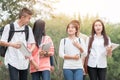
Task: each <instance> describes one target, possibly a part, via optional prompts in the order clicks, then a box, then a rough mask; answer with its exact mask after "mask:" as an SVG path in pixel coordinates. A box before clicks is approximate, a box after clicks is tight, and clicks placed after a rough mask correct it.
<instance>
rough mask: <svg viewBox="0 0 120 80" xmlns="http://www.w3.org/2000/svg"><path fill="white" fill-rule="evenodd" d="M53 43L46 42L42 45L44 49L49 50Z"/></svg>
mask: <svg viewBox="0 0 120 80" xmlns="http://www.w3.org/2000/svg"><path fill="white" fill-rule="evenodd" d="M51 45H52V43H51V42H49V43H46V44H43V45H42V50H44V51H49V49H50V46H51Z"/></svg>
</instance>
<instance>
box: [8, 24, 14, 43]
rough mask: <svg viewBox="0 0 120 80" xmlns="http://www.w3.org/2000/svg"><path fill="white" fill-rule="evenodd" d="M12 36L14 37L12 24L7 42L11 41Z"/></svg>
mask: <svg viewBox="0 0 120 80" xmlns="http://www.w3.org/2000/svg"><path fill="white" fill-rule="evenodd" d="M13 35H14V24H13V23H10V30H9V36H8V42H9V41H11V39H12V37H13Z"/></svg>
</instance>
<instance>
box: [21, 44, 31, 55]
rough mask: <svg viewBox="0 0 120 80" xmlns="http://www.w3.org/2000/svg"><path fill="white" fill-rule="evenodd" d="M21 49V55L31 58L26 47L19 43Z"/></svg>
mask: <svg viewBox="0 0 120 80" xmlns="http://www.w3.org/2000/svg"><path fill="white" fill-rule="evenodd" d="M20 44H21V47H20V48H19V50H20V51H21V53H23V55H24V56H28V57H29V56H31V52H30V51H29V50H28V49H27V47H26V46H25V44H24V43H23V42H20Z"/></svg>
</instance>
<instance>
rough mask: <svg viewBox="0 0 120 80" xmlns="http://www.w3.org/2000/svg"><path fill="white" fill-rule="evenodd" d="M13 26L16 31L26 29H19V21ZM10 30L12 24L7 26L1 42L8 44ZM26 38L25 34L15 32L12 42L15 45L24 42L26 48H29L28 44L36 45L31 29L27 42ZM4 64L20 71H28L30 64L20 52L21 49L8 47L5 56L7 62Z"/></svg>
mask: <svg viewBox="0 0 120 80" xmlns="http://www.w3.org/2000/svg"><path fill="white" fill-rule="evenodd" d="M13 24H14V29H15V30H24V28H25V26H23V27H19V25H18V23H17V21H15V22H14V23H13ZM9 30H10V24H8V25H6V26H5V28H4V31H3V34H2V37H1V41H5V42H7V39H8V34H9ZM25 37H26V36H25V32H15V33H14V35H13V37H12V39H11V41H10V42H11V43H12V42H13V43H14V42H18V41H20V42H23V43H24V44H25V45H26V46H27V43H28V44H30V43H35V40H34V36H33V32H32V28H31V27H29V37H28V41H27V42H26V39H25ZM4 62H5V65H6V66H7V65H8V64H10V65H12V66H13V67H15V68H17V69H20V70H24V69H27V68H28V64H29V60H28V59H25V57H24V56H23V54H22V53H21V52H20V51H19V49H16V48H13V47H8V49H7V51H6V54H5V61H4Z"/></svg>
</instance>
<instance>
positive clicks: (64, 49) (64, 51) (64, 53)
mask: <svg viewBox="0 0 120 80" xmlns="http://www.w3.org/2000/svg"><path fill="white" fill-rule="evenodd" d="M65 42H66V38H64V54H65Z"/></svg>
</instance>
